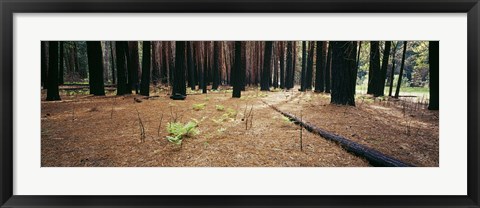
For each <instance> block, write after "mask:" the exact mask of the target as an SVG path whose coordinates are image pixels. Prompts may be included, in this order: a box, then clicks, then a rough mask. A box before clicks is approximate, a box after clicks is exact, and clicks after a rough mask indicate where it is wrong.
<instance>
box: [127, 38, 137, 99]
mask: <svg viewBox="0 0 480 208" xmlns="http://www.w3.org/2000/svg"><path fill="white" fill-rule="evenodd" d="M127 55H128V59H127V65H128V83H127V94H131V93H132V89H135V93H137V94H138V72H139V69H140V65H139V61H140V59H139V55H138V41H128V50H127Z"/></svg>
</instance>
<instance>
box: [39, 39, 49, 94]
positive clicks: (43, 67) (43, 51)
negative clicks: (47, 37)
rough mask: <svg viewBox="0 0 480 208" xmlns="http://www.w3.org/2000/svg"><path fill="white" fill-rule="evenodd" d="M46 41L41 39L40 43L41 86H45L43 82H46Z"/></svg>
mask: <svg viewBox="0 0 480 208" xmlns="http://www.w3.org/2000/svg"><path fill="white" fill-rule="evenodd" d="M47 43H48V42H46V41H42V42H41V43H40V44H41V49H40V50H41V51H40V53H41V56H42V60H41V84H42V87H43V88H45V87H46V86H45V84H46V82H47V71H48V56H47V54H48V47H47Z"/></svg>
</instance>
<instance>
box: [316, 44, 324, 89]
mask: <svg viewBox="0 0 480 208" xmlns="http://www.w3.org/2000/svg"><path fill="white" fill-rule="evenodd" d="M325 46H326V44H325V41H317V59H316V69H315V92H323V91H324V90H325V59H326V57H325V56H326V54H325Z"/></svg>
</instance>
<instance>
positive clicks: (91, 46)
mask: <svg viewBox="0 0 480 208" xmlns="http://www.w3.org/2000/svg"><path fill="white" fill-rule="evenodd" d="M87 56H88V73H89V83H90V94H93V95H105V89H104V85H103V53H102V45H101V43H100V41H87Z"/></svg>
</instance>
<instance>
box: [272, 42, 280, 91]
mask: <svg viewBox="0 0 480 208" xmlns="http://www.w3.org/2000/svg"><path fill="white" fill-rule="evenodd" d="M273 51H274V52H273V59H272V60H273V81H272V86H273V88H278V70H279V68H280V66H279V42H278V41H276V42H275V43H274V50H273Z"/></svg>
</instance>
